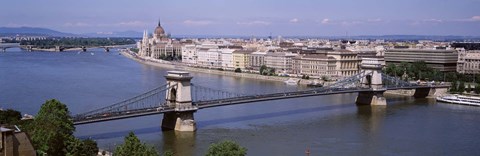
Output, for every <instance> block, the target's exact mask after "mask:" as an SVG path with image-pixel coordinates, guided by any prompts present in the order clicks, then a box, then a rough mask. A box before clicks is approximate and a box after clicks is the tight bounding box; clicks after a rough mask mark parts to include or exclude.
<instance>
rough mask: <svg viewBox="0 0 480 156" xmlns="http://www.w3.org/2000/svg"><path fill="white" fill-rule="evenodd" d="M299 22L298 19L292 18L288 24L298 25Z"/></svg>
mask: <svg viewBox="0 0 480 156" xmlns="http://www.w3.org/2000/svg"><path fill="white" fill-rule="evenodd" d="M299 21H300V20H298V18H294V19H291V20H290V23H298V22H299Z"/></svg>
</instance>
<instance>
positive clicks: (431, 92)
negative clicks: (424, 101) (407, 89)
mask: <svg viewBox="0 0 480 156" xmlns="http://www.w3.org/2000/svg"><path fill="white" fill-rule="evenodd" d="M435 92H436V89H435V88H417V89H415V93H414V94H413V97H415V98H435Z"/></svg>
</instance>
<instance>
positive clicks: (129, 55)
mask: <svg viewBox="0 0 480 156" xmlns="http://www.w3.org/2000/svg"><path fill="white" fill-rule="evenodd" d="M120 54H122V55H123V56H125V57H127V58H130V59H133V60H135V61H137V62H140V63H143V64H147V65H151V66H156V67H160V68H168V69H175V70H184V71H190V72H201V73H208V74H216V75H224V76H232V77H241V78H250V79H257V80H267V81H277V82H284V81H287V80H288V79H290V77H279V76H265V75H260V74H253V73H235V72H232V71H221V70H217V69H206V68H198V67H191V66H188V65H184V64H180V63H172V62H169V61H163V60H149V59H143V58H140V57H138V56H136V54H135V53H133V52H131V51H128V52H127V51H121V52H120ZM311 82H312V80H303V79H299V84H300V85H307V84H309V83H311Z"/></svg>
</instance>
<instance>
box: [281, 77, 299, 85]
mask: <svg viewBox="0 0 480 156" xmlns="http://www.w3.org/2000/svg"><path fill="white" fill-rule="evenodd" d="M284 82H285V84H287V85H297V84H298V80H295V79H292V78H290V79H288V80H287V81H284Z"/></svg>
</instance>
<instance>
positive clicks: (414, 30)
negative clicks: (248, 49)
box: [0, 0, 480, 36]
mask: <svg viewBox="0 0 480 156" xmlns="http://www.w3.org/2000/svg"><path fill="white" fill-rule="evenodd" d="M2 3H3V4H5V5H6V6H10V7H7V8H4V9H3V13H2V14H0V18H1V19H2V20H1V21H0V26H1V27H21V26H28V27H43V28H50V29H55V30H58V31H62V32H71V33H92V32H113V31H130V30H133V31H138V32H141V31H143V30H148V31H149V32H151V31H153V29H154V27H155V26H156V23H157V22H158V20H161V22H162V26H163V27H164V28H165V30H166V31H167V32H168V33H171V34H173V35H243V36H251V35H253V36H268V35H270V34H274V35H282V36H345V35H351V36H356V35H461V36H480V32H479V31H477V29H478V28H479V27H480V11H479V10H478V9H476V6H479V5H480V0H460V1H453V0H445V1H442V2H438V1H434V0H423V1H420V2H418V1H413V0H405V1H378V0H365V1H361V2H360V1H354V0H342V1H321V2H319V1H313V0H301V1H285V0H281V1H273V0H265V1H260V2H259V1H254V0H244V1H237V0H235V1H228V2H227V1H223V0H206V1H194V0H187V1H153V0H145V1H140V2H137V1H127V0H120V1H118V0H115V1H114V0H102V1H81V2H80V1H56V0H47V1H34V0H26V1H21V2H19V1H7V2H2ZM19 9H22V10H19ZM60 15H61V16H60Z"/></svg>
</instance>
